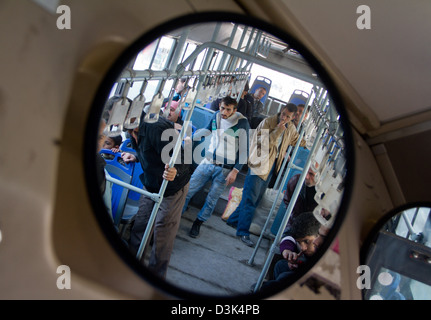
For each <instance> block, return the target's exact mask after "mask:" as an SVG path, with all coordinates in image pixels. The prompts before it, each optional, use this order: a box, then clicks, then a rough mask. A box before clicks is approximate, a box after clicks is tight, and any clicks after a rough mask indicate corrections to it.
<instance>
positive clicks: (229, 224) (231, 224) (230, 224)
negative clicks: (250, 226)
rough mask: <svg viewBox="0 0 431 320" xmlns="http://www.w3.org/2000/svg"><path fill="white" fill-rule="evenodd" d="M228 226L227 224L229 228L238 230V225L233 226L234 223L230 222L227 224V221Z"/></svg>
mask: <svg viewBox="0 0 431 320" xmlns="http://www.w3.org/2000/svg"><path fill="white" fill-rule="evenodd" d="M226 224H227V225H228V226H229V227H232V228H234V229H236V228H237V225H235V224H233V223H229V222H227V221H226Z"/></svg>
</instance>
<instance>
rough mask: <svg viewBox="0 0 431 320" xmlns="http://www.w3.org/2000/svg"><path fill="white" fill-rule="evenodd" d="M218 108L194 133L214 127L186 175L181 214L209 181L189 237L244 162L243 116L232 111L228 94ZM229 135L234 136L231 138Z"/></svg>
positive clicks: (233, 105) (245, 130)
mask: <svg viewBox="0 0 431 320" xmlns="http://www.w3.org/2000/svg"><path fill="white" fill-rule="evenodd" d="M219 108H220V111H218V112H216V113H214V115H213V117H212V120H211V121H210V123H209V125H208V127H207V128H206V129H202V130H200V131H197V133H196V135H197V134H198V133H200V132H202V131H203V130H205V131H207V134H209V133H210V132H211V131H209V130H210V129H212V130H214V131H213V132H212V136H211V138H210V145H209V150H208V153H207V154H206V157H205V158H204V159H203V160H202V161H201V162H200V164H199V165H198V167H197V168H196V170H195V171H194V172H193V174H192V177H191V178H190V189H189V192H188V194H187V197H186V201H185V204H184V207H183V213H184V212H185V211H186V209H187V205H188V203H189V201H190V199H191V198H192V197H193V196H194V195H195V194H196V193H197V192H198V191H200V190H201V189H202V188H203V187H204V185H205V184H206V183H207V182H208V181H210V180H211V181H212V185H211V188H210V191H209V192H208V195H207V198H206V201H205V204H204V206H203V207H202V209H201V210H200V211H199V213H198V216H197V218H196V220H195V221H194V222H193V226H192V228H191V230H190V233H189V235H190V237H193V238H196V237H197V236H198V235H199V232H200V227H201V225H202V223H203V222H205V221H206V220H208V219H209V218H210V216H211V214H212V213H213V211H214V208H215V205H216V203H217V200H218V199H219V197H220V195H221V194H222V192H223V190H224V189H225V187H226V186H228V185H230V184H232V183H234V182H235V180H236V176H237V174H238V172H239V171H240V170H241V168H242V166H243V165H244V164H245V163H246V161H247V145H248V130H249V125H248V121H247V119H246V118H245V117H244V116H243V115H242V114H240V113H239V112H236V110H237V102H236V100H235V99H232V98H231V97H228V96H226V97H224V98H223V99H222V101H221V102H220V105H219ZM232 136H233V137H234V139H232V138H231V137H232ZM225 147H227V150H228V151H227V152H225ZM229 150H230V151H231V152H229Z"/></svg>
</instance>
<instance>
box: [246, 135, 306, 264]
mask: <svg viewBox="0 0 431 320" xmlns="http://www.w3.org/2000/svg"><path fill="white" fill-rule="evenodd" d="M303 136H304V130H303V129H302V130H301V134H300V135H299V139H298V141H297V142H296V145H295V149H294V150H293V153H292V160H293V159H295V158H296V154H297V152H298V149H299V145H300V144H301V141H302V137H303ZM289 148H291V146H290V147H289ZM286 158H287V157H286ZM287 168H288V169H287V172H286V174H285V175H284V176H283V182H282V183H283V185H284V183H285V182H286V180H287V176H288V175H289V171H290V168H291V166H290V163H289V165H288V166H287ZM280 194H281V189H278V192H277V195H276V197H275V200H274V203H273V204H272V207H271V210H270V211H269V213H268V217H267V218H266V221H265V225H264V226H263V228H262V231H261V233H260V236H259V240H257V243H256V246H255V247H254V250H253V253H252V255H251V257H250V259H249V260H248V262H247V263H248V264H249V265H253V262H254V258H255V257H256V254H257V250H258V249H259V247H260V243H261V242H262V239H263V235H264V233H265V231H266V228H267V227H268V224H269V221H270V220H271V218H272V215H273V213H274V209H275V206H276V204H277V201H278V198H279V196H280Z"/></svg>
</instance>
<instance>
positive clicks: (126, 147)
mask: <svg viewBox="0 0 431 320" xmlns="http://www.w3.org/2000/svg"><path fill="white" fill-rule="evenodd" d="M120 150H121V151H123V152H129V153H132V154H134V155H136V150H135V149H133V148H132V142H131V141H130V138H127V139H124V141H123V143H122V144H121V146H120Z"/></svg>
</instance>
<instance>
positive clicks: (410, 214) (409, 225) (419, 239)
mask: <svg viewBox="0 0 431 320" xmlns="http://www.w3.org/2000/svg"><path fill="white" fill-rule="evenodd" d="M362 263H363V274H362V276H361V285H362V286H363V288H362V289H364V290H363V293H364V298H365V299H367V300H429V299H430V297H431V280H430V277H429V275H430V272H431V206H430V205H429V204H417V205H408V206H405V207H403V208H399V209H397V210H395V211H394V212H391V213H390V214H389V215H388V216H385V217H384V218H383V219H382V220H381V221H380V222H379V223H378V224H377V228H376V230H374V231H373V232H371V233H370V236H369V238H368V239H367V241H366V242H365V244H364V248H363V249H362Z"/></svg>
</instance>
